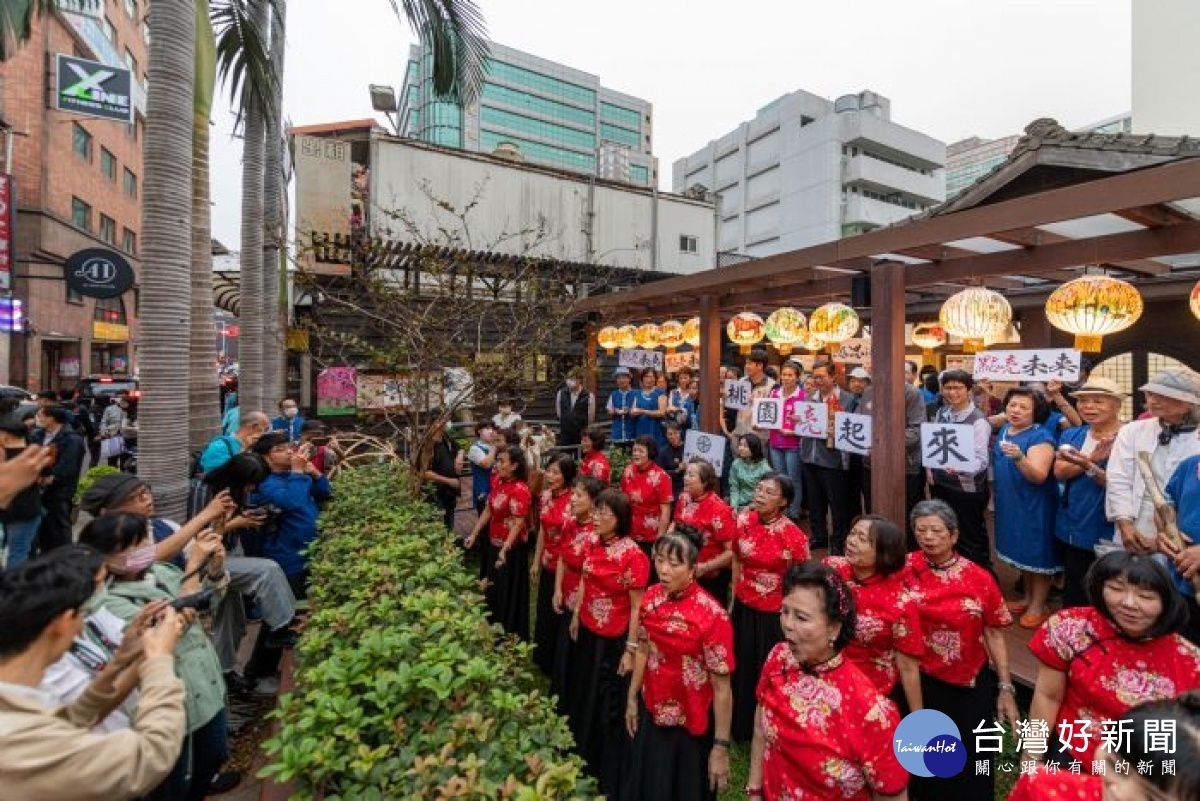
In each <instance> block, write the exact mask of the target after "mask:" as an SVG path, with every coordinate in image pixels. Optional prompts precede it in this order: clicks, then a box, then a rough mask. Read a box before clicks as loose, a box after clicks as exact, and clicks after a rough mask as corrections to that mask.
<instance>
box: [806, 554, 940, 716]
mask: <svg viewBox="0 0 1200 801" xmlns="http://www.w3.org/2000/svg"><path fill="white" fill-rule="evenodd" d="M824 562H825V564H827V565H829V566H830V567H831V568H833V569H834V570H836V571H837V572H838V575H840V576H841V577H842V578H843V579H845V580H846V583H847V584H848V585H849V586H850V589H851V592H853V593H854V609H855V611H857V613H858V623H857V625H856V626H855V627H854V639H853V640H851V641H850V643H849V644H848V645H847V646H846V658H847V659H849V660H850V661H851V662H853V663H854V664H855V665H857V666H858V668H859V670H861V671H862V672H863V673H865V674H866V676H867V678H869V679H870V680H871V681H873V682H874V683H875V688H876V689H878V690H879V692H881V693H883V694H884V695H887V694H888V693H890V692H891V691H892V689H893V688H894V687H895V686H896V682H897V681H899V679H900V672H899V671H898V670H897V669H896V652H899V653H902V654H905V655H907V656H911V657H914V658H916V659H920V658H921V656H922V655H923V654H924V653H925V643H924V641H923V640H922V639H921V618H920V615H919V613H918V612H917V602H916V596H915V594H914V593H913V591H912V590H911V589H910V588H909V587H908V586H907V585H906V584H905V583H904V576H903V571H901V572H900V573H893V574H892V575H890V576H872V577H871V578H869V579H867V580H866V581H859V580H858V579H857V578H855V577H854V568H852V567H851V566H850V562H848V561H847V560H846V557H844V556H827V557H825V559H824Z"/></svg>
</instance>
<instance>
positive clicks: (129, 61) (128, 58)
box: [125, 47, 138, 81]
mask: <svg viewBox="0 0 1200 801" xmlns="http://www.w3.org/2000/svg"><path fill="white" fill-rule="evenodd" d="M125 66H126V67H129V71H130V72H132V73H133V79H134V80H135V81H136V80H137V79H138V60H137V59H136V58H134V57H133V53H130V52H129V48H128V47H127V48H125Z"/></svg>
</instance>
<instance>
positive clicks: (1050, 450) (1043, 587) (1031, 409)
mask: <svg viewBox="0 0 1200 801" xmlns="http://www.w3.org/2000/svg"><path fill="white" fill-rule="evenodd" d="M1004 413H1005V415H1006V416H1007V418H1008V423H1006V424H1005V425H1004V427H1003V428H1001V429H1000V437H999V438H998V439H997V440H996V446H995V451H994V453H993V458H994V459H995V477H996V554H997V556H999V557H1000V559H1001V561H1003V562H1005V563H1007V564H1009V565H1012V566H1013V567H1015V568H1017V569H1018V570H1020V571H1021V577H1022V579H1023V580H1024V597H1023V598H1022V599H1021V600H1019V601H1010V602H1009V604H1008V608H1009V610H1011V611H1012V612H1014V613H1016V614H1021V619H1020V620H1019V621H1017V622H1018V623H1019V625H1020V626H1021V628H1024V629H1036V628H1037V627H1038V626H1040V625H1042V624H1043V623H1045V622H1046V619H1047V618H1049V617H1050V611H1049V609H1047V607H1046V601H1047V599H1048V598H1049V596H1050V579H1051V577H1053V576H1054V575H1055V574H1057V573H1061V572H1062V569H1063V566H1062V555H1061V553H1060V552H1059V547H1058V541H1057V540H1056V539H1055V538H1054V510H1055V508H1056V507H1057V506H1058V485H1057V483H1055V482H1054V481H1053V480H1052V479H1051V470H1052V469H1053V467H1054V435H1053V434H1052V433H1050V432H1049V431H1048V430H1046V428H1045V427H1044V426H1043V425H1042V422H1043V421H1045V420H1046V418H1047V417H1048V416H1049V414H1050V407H1049V404H1048V403H1047V402H1046V399H1045V397H1044V396H1042V395H1041V394H1040V393H1038V392H1035V391H1034V390H1032V389H1029V388H1026V387H1014V388H1013V389H1010V390H1009V391H1008V394H1007V395H1006V396H1005V397H1004ZM1022 613H1023V614H1022Z"/></svg>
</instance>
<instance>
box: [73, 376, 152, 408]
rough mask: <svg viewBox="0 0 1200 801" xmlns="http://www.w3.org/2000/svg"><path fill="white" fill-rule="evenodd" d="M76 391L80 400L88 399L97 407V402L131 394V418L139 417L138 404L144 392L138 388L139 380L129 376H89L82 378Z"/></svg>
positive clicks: (76, 386)
mask: <svg viewBox="0 0 1200 801" xmlns="http://www.w3.org/2000/svg"><path fill="white" fill-rule="evenodd" d="M75 391H76V392H77V393H78V394H79V397H80V398H84V399H87V400H88V401H90V402H91V403H92V405H93V406H95V405H96V403H97V401H100V400H101V399H104V400H105V401H111V400H114V399H115V398H116V397H117V396H118V395H120V394H121V393H122V392H126V393H128V394H129V416H130V417H132V418H136V417H137V402H138V398H140V397H141V396H142V391H141V390H140V389H139V388H138V380H137V379H136V378H130V377H128V376H108V375H102V376H88V377H87V378H82V379H80V380H79V383H78V384H76V385H75Z"/></svg>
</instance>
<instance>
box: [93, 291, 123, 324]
mask: <svg viewBox="0 0 1200 801" xmlns="http://www.w3.org/2000/svg"><path fill="white" fill-rule="evenodd" d="M92 319H93V320H94V321H95V322H97V323H115V324H117V325H126V324H128V322H129V320H128V318H127V317H126V316H125V301H124V300H122V299H121V298H119V297H116V298H96V305H95V307H94V308H93V309H92Z"/></svg>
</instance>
